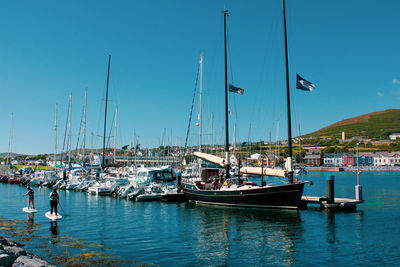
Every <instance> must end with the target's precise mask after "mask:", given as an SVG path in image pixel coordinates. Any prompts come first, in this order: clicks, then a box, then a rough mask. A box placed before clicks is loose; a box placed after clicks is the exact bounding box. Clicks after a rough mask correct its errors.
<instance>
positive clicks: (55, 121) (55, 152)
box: [54, 104, 58, 167]
mask: <svg viewBox="0 0 400 267" xmlns="http://www.w3.org/2000/svg"><path fill="white" fill-rule="evenodd" d="M57 115H58V104H56V114H55V119H54V132H55V139H54V167H56V162H57V161H56V155H57Z"/></svg>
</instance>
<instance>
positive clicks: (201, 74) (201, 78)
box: [199, 53, 203, 152]
mask: <svg viewBox="0 0 400 267" xmlns="http://www.w3.org/2000/svg"><path fill="white" fill-rule="evenodd" d="M202 97H203V53H201V54H200V112H199V121H200V123H199V151H200V152H201V143H202V127H203V121H202V117H203V109H202V106H203V99H202Z"/></svg>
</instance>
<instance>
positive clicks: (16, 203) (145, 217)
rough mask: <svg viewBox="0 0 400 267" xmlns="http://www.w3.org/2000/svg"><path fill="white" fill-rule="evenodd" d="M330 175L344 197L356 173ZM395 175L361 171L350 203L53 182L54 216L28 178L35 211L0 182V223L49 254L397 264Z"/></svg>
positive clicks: (165, 260)
mask: <svg viewBox="0 0 400 267" xmlns="http://www.w3.org/2000/svg"><path fill="white" fill-rule="evenodd" d="M334 175H335V176H336V178H335V185H336V189H335V191H336V196H338V197H353V196H354V185H355V181H356V177H355V175H354V174H353V173H334ZM307 180H312V181H314V185H313V186H312V187H306V189H305V194H306V195H324V194H325V174H322V173H312V174H310V175H309V176H308V177H307ZM399 181H400V175H399V174H398V173H362V174H361V183H362V185H363V187H364V192H363V193H364V198H365V199H366V202H365V203H364V204H362V205H360V206H359V208H358V211H356V212H349V213H346V212H341V213H329V212H325V211H315V210H306V211H291V210H252V209H231V208H215V207H202V206H193V205H189V204H186V203H178V204H168V203H161V202H150V203H141V202H139V203H136V202H131V201H129V200H122V199H113V198H111V197H97V196H91V195H87V194H85V193H80V192H68V191H67V192H64V191H61V192H60V197H61V205H62V208H63V209H64V210H65V212H66V214H64V215H65V216H64V218H63V220H61V221H59V222H58V223H57V224H54V223H53V224H51V223H50V222H49V221H48V220H47V219H46V218H45V217H44V216H43V215H44V213H45V212H46V211H47V210H48V209H49V203H48V202H49V201H48V193H49V190H48V189H45V188H35V194H36V200H35V202H36V207H37V209H38V210H39V212H38V213H37V214H35V215H34V217H32V218H28V217H27V214H25V213H23V212H22V210H21V209H22V207H24V206H26V202H27V199H26V198H22V197H21V195H22V194H24V193H25V191H26V190H25V188H23V187H21V186H16V185H7V184H0V195H1V196H0V217H2V218H3V219H2V220H1V222H3V223H2V224H0V229H1V230H2V231H3V232H7V231H8V232H13V235H14V236H13V238H15V239H18V240H21V242H23V243H26V248H27V249H28V250H32V251H33V252H36V253H38V254H40V255H42V256H43V257H45V258H47V259H49V260H50V261H52V260H53V262H54V259H55V258H57V257H61V256H62V255H63V254H65V253H66V252H68V253H69V254H70V255H79V256H80V257H84V256H85V255H86V256H88V257H89V256H90V255H93V254H96V253H97V254H98V255H99V256H107V257H110V258H109V259H114V258H113V257H114V256H115V257H117V258H115V259H118V257H121V258H122V259H126V260H131V261H132V262H133V263H135V264H146V263H147V264H156V265H162V266H176V265H186V266H211V265H212V266H216V265H217V266H218V265H230V266H239V265H243V266H255V265H257V266H260V265H271V266H276V265H278V266H279V265H280V266H303V265H331V266H333V265H335V266H336V265H345V266H348V265H396V264H398V262H399V261H400V248H399V246H400V238H399V236H400V230H399V227H398V225H397V222H398V221H399V219H400V208H399V201H400V182H399ZM60 211H61V213H62V210H61V209H60ZM4 222H7V223H4ZM10 227H11V228H10ZM91 253H92V254H91ZM112 255H114V256H112ZM64 256H65V255H64ZM132 262H130V263H128V262H118V261H114V262H113V264H117V263H120V264H122V265H129V264H133V263H132Z"/></svg>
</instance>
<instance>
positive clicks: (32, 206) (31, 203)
mask: <svg viewBox="0 0 400 267" xmlns="http://www.w3.org/2000/svg"><path fill="white" fill-rule="evenodd" d="M26 189H28V192H26V194H25V195H22V196H23V197H24V196H29V198H28V209H35V201H34V194H35V192H34V191H33V189H32V188H31V186H30V185H28V186H27V187H26Z"/></svg>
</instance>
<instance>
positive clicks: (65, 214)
mask: <svg viewBox="0 0 400 267" xmlns="http://www.w3.org/2000/svg"><path fill="white" fill-rule="evenodd" d="M58 205H59V206H60V208H61V210H62V211H63V213H64V216H68V214H67V213H66V212H65V210H64V209H63V207H62V206H61V204H60V203H58Z"/></svg>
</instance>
